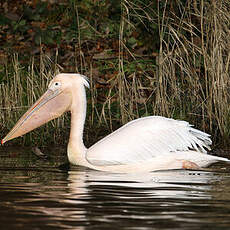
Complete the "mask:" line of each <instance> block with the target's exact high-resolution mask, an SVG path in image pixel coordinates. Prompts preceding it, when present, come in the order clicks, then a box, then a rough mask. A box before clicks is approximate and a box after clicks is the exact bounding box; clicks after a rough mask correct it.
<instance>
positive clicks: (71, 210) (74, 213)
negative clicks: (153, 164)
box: [0, 159, 230, 229]
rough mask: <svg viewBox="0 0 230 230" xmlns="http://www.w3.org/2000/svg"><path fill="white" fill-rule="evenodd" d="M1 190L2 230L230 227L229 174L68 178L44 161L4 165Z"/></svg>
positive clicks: (83, 173)
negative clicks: (26, 165)
mask: <svg viewBox="0 0 230 230" xmlns="http://www.w3.org/2000/svg"><path fill="white" fill-rule="evenodd" d="M30 160H31V159H30ZM0 187H1V189H0V197H1V198H0V199H1V202H0V221H1V226H2V227H1V228H2V229H191V228H192V229H207V228H211V229H229V227H230V196H229V194H230V174H229V173H228V172H226V173H224V172H222V173H218V172H205V171H183V170H171V171H162V172H155V173H149V174H137V175H134V174H133V175H124V174H109V173H104V172H97V171H92V170H88V169H85V168H71V170H69V171H67V172H63V171H61V170H59V169H58V168H57V167H56V166H54V165H48V163H44V162H40V161H39V162H34V168H33V167H32V165H30V167H29V169H28V168H27V167H24V168H23V167H22V165H17V166H16V167H15V168H12V167H9V165H7V166H6V167H5V169H4V166H3V165H2V166H1V170H0Z"/></svg>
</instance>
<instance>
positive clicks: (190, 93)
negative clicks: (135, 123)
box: [0, 0, 230, 144]
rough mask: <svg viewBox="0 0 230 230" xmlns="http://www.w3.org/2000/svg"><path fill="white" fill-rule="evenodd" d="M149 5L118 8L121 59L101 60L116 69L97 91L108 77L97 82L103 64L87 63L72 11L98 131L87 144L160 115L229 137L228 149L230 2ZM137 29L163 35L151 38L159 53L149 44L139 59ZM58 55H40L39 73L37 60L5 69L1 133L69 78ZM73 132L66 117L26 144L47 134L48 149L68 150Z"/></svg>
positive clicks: (91, 120)
mask: <svg viewBox="0 0 230 230" xmlns="http://www.w3.org/2000/svg"><path fill="white" fill-rule="evenodd" d="M145 2H147V1H129V0H122V1H121V18H120V29H119V34H117V36H118V37H119V55H118V56H117V57H115V58H112V59H108V60H107V59H106V57H105V59H104V60H103V65H106V64H108V65H112V66H113V68H114V70H113V71H111V70H110V72H111V73H110V77H108V78H104V79H103V80H104V81H105V82H104V85H103V86H102V87H97V82H98V78H100V77H99V76H100V75H102V73H103V72H101V73H99V74H98V75H99V76H98V75H97V74H95V70H94V66H95V63H96V64H97V65H98V63H99V62H100V60H98V59H97V58H93V59H91V62H88V61H87V60H86V59H85V55H84V49H81V44H82V39H84V38H83V36H81V31H82V30H84V28H81V26H80V25H81V23H80V21H79V20H80V19H79V17H78V11H77V10H78V8H77V7H76V9H75V10H76V12H77V17H76V20H77V23H76V25H77V26H78V35H77V39H76V40H77V45H76V47H78V48H79V49H78V50H80V53H78V54H76V59H75V64H76V70H78V71H80V72H81V73H82V74H85V75H87V76H88V77H89V78H90V80H91V89H90V92H89V103H88V105H89V112H88V118H87V127H94V129H92V128H86V131H85V135H86V139H87V140H90V137H89V135H91V134H92V133H94V135H95V136H96V139H97V137H99V136H100V137H101V136H102V135H101V131H97V130H99V129H98V127H99V126H103V130H106V132H108V130H109V129H110V130H113V129H115V128H117V127H118V126H120V125H121V124H122V123H126V122H127V121H129V120H132V119H135V118H138V117H140V116H146V115H163V116H167V117H173V118H176V119H184V120H187V121H190V122H191V123H192V124H194V125H195V126H196V127H197V128H200V129H202V130H204V131H207V132H209V133H210V134H212V135H213V136H214V137H215V139H217V140H218V139H220V138H224V141H225V143H226V144H227V143H229V141H228V139H229V135H230V133H229V126H230V119H229V105H230V96H229V84H230V76H229V62H230V52H229V47H230V40H229V28H230V25H229V24H230V14H229V9H230V2H229V1H228V0H219V1H205V0H200V1H197V0H190V1H186V3H185V1H183V0H177V1H167V0H165V1H156V2H155V1H154V2H151V4H147V3H146V4H145ZM137 22H138V23H139V24H142V25H143V28H145V29H146V30H149V31H151V28H156V27H158V29H157V31H158V35H157V36H156V35H155V36H154V38H156V37H158V38H159V39H158V41H157V44H158V52H156V51H154V49H153V48H152V47H151V43H150V44H148V46H146V47H148V48H149V49H150V50H151V49H152V50H151V52H147V54H146V55H144V54H141V55H139V54H137V53H136V51H135V47H134V48H133V47H130V45H129V44H128V41H127V40H128V37H130V34H132V33H133V32H135V30H136V27H135V24H136V23H137ZM154 31H156V30H154ZM145 33H146V32H145ZM154 42H155V41H153V43H154ZM155 43H156V42H155ZM143 46H145V44H143ZM147 51H148V50H147ZM57 56H58V53H57V55H56V58H55V60H56V61H54V62H53V61H52V60H50V59H49V58H47V57H46V56H45V55H44V54H42V52H41V58H40V66H39V67H37V65H35V63H34V59H31V63H30V64H29V67H23V66H22V65H20V64H19V61H18V57H17V55H15V56H14V58H13V65H12V66H13V69H10V68H9V66H6V67H5V78H4V79H3V80H2V84H1V85H0V110H1V115H0V119H1V120H0V122H1V124H2V127H1V130H2V133H4V132H6V131H7V130H9V129H10V128H11V127H12V126H13V124H14V123H15V122H16V120H17V119H18V118H19V117H20V115H21V114H22V113H24V112H25V110H26V109H27V108H28V107H29V106H30V105H32V104H33V103H34V101H35V100H36V99H37V98H38V97H39V96H40V95H41V94H42V93H43V92H44V91H45V90H46V86H47V83H48V82H49V80H50V79H51V78H52V77H53V76H54V75H55V74H56V73H57V72H59V71H60V72H61V71H64V70H63V69H62V68H61V67H60V65H58V63H57V60H58V58H57ZM99 71H100V70H99ZM25 82H26V83H25ZM68 131H69V115H66V116H64V117H62V118H59V119H57V120H55V121H52V122H51V123H50V124H48V125H47V126H46V127H45V128H42V129H39V131H37V132H33V133H32V134H30V136H27V139H26V138H24V139H23V142H26V143H29V141H31V140H32V141H34V142H36V140H38V139H39V138H40V137H41V133H42V136H44V137H46V135H48V134H49V136H50V139H48V140H46V142H47V143H50V142H52V141H53V143H60V142H62V143H63V140H62V136H63V133H66V132H68ZM50 134H52V135H50ZM67 139H68V135H66V138H65V140H67ZM41 140H44V138H41ZM43 143H44V142H43Z"/></svg>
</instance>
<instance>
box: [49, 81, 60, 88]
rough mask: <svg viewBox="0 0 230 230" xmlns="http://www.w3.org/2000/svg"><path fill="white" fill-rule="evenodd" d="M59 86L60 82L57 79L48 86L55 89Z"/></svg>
mask: <svg viewBox="0 0 230 230" xmlns="http://www.w3.org/2000/svg"><path fill="white" fill-rule="evenodd" d="M60 87H61V82H59V81H56V82H53V84H52V85H51V86H50V87H49V88H50V89H51V90H57V89H59V88H60Z"/></svg>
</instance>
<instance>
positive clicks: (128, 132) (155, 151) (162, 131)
mask: <svg viewBox="0 0 230 230" xmlns="http://www.w3.org/2000/svg"><path fill="white" fill-rule="evenodd" d="M211 144H212V141H211V139H210V135H208V134H207V133H204V132H201V131H199V130H197V129H194V128H192V127H191V125H189V123H188V122H185V121H179V120H174V119H169V118H165V117H160V116H150V117H144V118H139V119H137V120H134V121H131V122H129V123H127V124H126V125H124V126H123V127H121V128H120V129H118V130H116V131H115V132H113V133H112V134H110V135H108V136H106V137H105V138H103V139H102V140H100V141H99V142H97V143H96V144H94V145H93V146H91V147H90V148H89V149H88V150H87V152H86V158H87V160H88V161H89V162H90V163H91V164H93V165H98V166H101V165H117V164H130V163H137V162H145V161H148V160H152V159H153V158H157V157H160V156H163V155H168V154H174V153H177V154H178V153H180V152H183V154H184V152H185V151H188V152H189V151H190V150H193V151H192V152H194V151H197V152H198V153H202V154H205V153H206V149H210V145H211ZM106 146H112V148H109V149H108V148H106ZM205 155H206V154H205ZM182 158H183V155H182Z"/></svg>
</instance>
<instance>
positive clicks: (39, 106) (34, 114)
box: [1, 73, 89, 144]
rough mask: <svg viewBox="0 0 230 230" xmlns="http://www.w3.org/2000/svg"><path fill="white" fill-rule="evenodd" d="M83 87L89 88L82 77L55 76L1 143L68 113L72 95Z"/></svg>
mask: <svg viewBox="0 0 230 230" xmlns="http://www.w3.org/2000/svg"><path fill="white" fill-rule="evenodd" d="M84 86H87V87H89V84H88V82H87V78H86V77H85V76H83V75H80V74H68V73H62V74H58V75H57V76H55V77H54V78H53V79H52V81H51V82H50V84H49V86H48V90H47V91H46V92H45V93H44V94H43V95H42V96H41V97H40V98H39V99H38V100H37V101H36V102H35V103H34V104H33V105H32V106H31V107H30V108H29V110H28V111H27V112H26V113H25V114H24V115H23V116H22V117H21V118H20V120H19V121H18V122H17V123H16V124H15V126H14V127H13V128H12V129H11V131H10V132H9V133H8V134H7V135H6V137H5V138H4V139H2V141H1V143H2V144H4V143H5V142H7V141H9V140H11V139H14V138H16V137H19V136H22V135H24V134H26V133H28V132H30V131H31V130H33V129H35V128H37V127H39V126H41V125H43V124H45V123H47V122H48V121H51V120H53V119H55V118H57V117H59V116H61V115H62V114H63V113H64V112H66V111H70V110H71V106H72V97H73V95H75V94H76V92H78V91H80V92H81V91H82V90H81V89H82V87H83V88H84Z"/></svg>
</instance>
